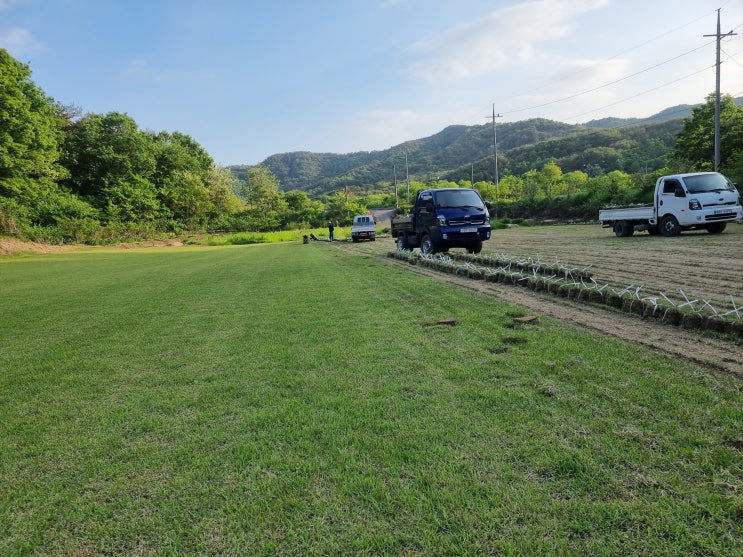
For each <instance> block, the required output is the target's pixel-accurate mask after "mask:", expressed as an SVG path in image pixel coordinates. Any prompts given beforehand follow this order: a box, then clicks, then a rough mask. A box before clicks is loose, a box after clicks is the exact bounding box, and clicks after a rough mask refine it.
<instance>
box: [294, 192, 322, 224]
mask: <svg viewBox="0 0 743 557" xmlns="http://www.w3.org/2000/svg"><path fill="white" fill-rule="evenodd" d="M284 198H285V200H286V204H287V217H286V222H287V224H289V225H292V224H293V225H294V226H297V227H300V228H304V227H319V226H322V225H323V224H324V222H323V221H324V220H325V219H324V213H325V204H324V203H323V202H322V201H319V200H316V199H310V196H309V195H308V194H307V192H306V191H301V190H291V191H288V192H286V193H285V194H284Z"/></svg>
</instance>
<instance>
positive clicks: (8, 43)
mask: <svg viewBox="0 0 743 557" xmlns="http://www.w3.org/2000/svg"><path fill="white" fill-rule="evenodd" d="M0 1H1V0H0ZM38 47H39V44H38V42H37V41H36V39H35V38H34V36H33V34H32V33H31V32H30V31H29V30H27V29H23V28H21V27H8V28H5V29H0V48H4V49H6V50H7V51H8V52H10V53H12V54H16V53H21V52H28V51H33V50H36V49H37V48H38Z"/></svg>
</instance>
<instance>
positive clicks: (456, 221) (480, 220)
mask: <svg viewBox="0 0 743 557" xmlns="http://www.w3.org/2000/svg"><path fill="white" fill-rule="evenodd" d="M468 224H473V225H476V224H485V217H472V218H470V219H454V220H450V221H449V225H450V226H466V225H468Z"/></svg>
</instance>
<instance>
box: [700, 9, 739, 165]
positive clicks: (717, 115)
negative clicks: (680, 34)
mask: <svg viewBox="0 0 743 557" xmlns="http://www.w3.org/2000/svg"><path fill="white" fill-rule="evenodd" d="M733 35H737V33H733V32H732V31H730V32H729V33H725V34H722V33H720V8H718V9H717V33H715V34H714V35H704V36H705V37H717V60H716V63H715V66H716V70H717V71H716V75H715V166H714V170H715V172H717V169H718V168H719V166H720V41H721V40H722V38H723V37H732V36H733Z"/></svg>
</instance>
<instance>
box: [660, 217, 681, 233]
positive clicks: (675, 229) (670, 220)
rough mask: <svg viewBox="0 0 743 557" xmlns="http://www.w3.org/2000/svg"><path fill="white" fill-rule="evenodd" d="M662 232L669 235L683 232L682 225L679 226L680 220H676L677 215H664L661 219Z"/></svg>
mask: <svg viewBox="0 0 743 557" xmlns="http://www.w3.org/2000/svg"><path fill="white" fill-rule="evenodd" d="M660 233H661V234H663V236H667V237H671V236H678V235H679V234H681V227H680V226H679V221H677V220H676V217H674V216H673V215H666V216H665V217H663V219H662V220H661V221H660Z"/></svg>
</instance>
